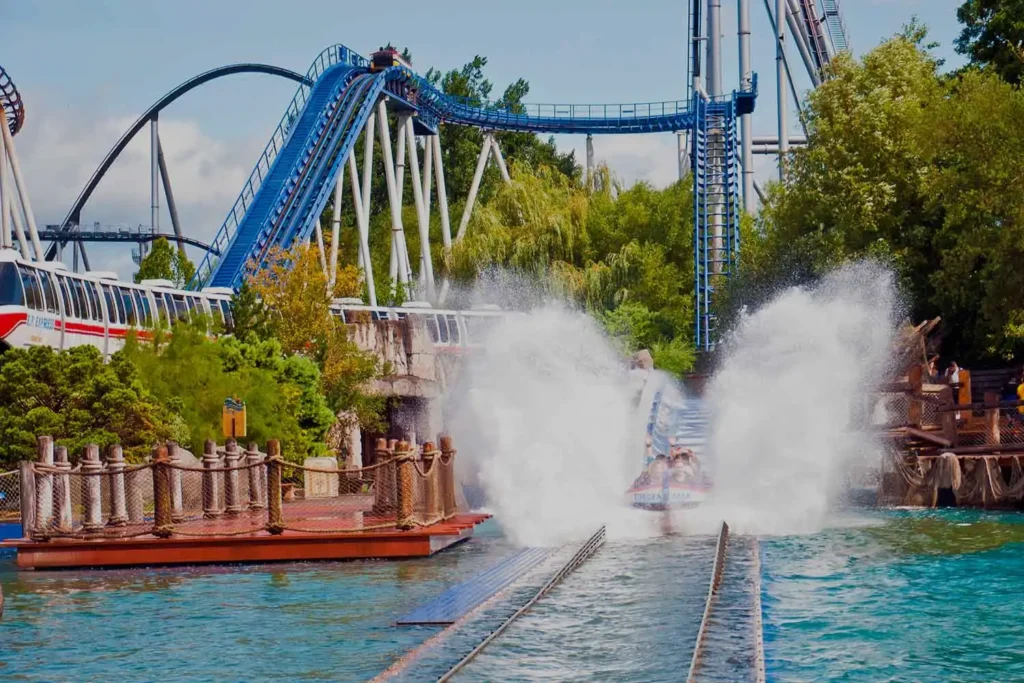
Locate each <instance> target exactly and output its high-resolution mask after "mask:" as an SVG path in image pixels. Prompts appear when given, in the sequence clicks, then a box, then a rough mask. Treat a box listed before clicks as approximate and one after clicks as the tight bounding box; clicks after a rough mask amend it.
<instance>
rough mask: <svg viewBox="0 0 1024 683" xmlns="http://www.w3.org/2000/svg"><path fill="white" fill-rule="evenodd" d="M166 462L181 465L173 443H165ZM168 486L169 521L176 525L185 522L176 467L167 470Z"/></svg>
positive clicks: (178, 471) (182, 497)
mask: <svg viewBox="0 0 1024 683" xmlns="http://www.w3.org/2000/svg"><path fill="white" fill-rule="evenodd" d="M167 461H168V463H170V464H171V465H181V456H179V455H178V444H177V443H176V442H174V441H168V442H167ZM166 469H167V479H168V484H169V486H170V488H171V520H172V521H173V522H174V523H175V524H177V523H178V522H184V521H185V499H184V495H183V492H182V490H181V479H182V476H181V470H179V469H178V468H177V467H170V466H168V467H167V468H166Z"/></svg>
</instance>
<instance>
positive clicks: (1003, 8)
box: [956, 0, 1024, 85]
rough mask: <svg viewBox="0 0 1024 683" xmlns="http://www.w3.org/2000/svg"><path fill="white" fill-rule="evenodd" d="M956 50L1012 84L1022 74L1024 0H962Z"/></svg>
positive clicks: (1023, 58)
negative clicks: (961, 27) (961, 26)
mask: <svg viewBox="0 0 1024 683" xmlns="http://www.w3.org/2000/svg"><path fill="white" fill-rule="evenodd" d="M956 16H957V19H959V20H960V23H961V24H963V29H962V30H961V32H960V36H959V37H958V38H957V39H956V51H957V52H959V53H960V54H962V55H967V56H968V57H969V58H970V60H971V63H972V64H976V65H979V66H986V67H991V68H992V69H993V70H994V71H995V72H996V73H997V74H999V76H1000V77H1001V78H1002V79H1003V80H1005V81H1007V82H1008V83H1012V84H1014V85H1019V84H1020V82H1021V78H1022V77H1024V0H966V1H965V2H964V3H963V4H962V5H960V8H959V9H958V10H957V11H956Z"/></svg>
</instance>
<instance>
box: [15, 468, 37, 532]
mask: <svg viewBox="0 0 1024 683" xmlns="http://www.w3.org/2000/svg"><path fill="white" fill-rule="evenodd" d="M18 473H19V479H20V481H19V483H18V495H19V496H20V497H21V536H22V538H30V537H31V534H32V530H33V529H35V528H36V471H35V470H34V469H32V463H31V462H30V461H28V460H22V461H21V462H19V463H18Z"/></svg>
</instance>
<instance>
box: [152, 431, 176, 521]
mask: <svg viewBox="0 0 1024 683" xmlns="http://www.w3.org/2000/svg"><path fill="white" fill-rule="evenodd" d="M172 505H173V503H172V501H171V468H170V461H169V459H168V457H167V446H157V447H156V448H154V449H153V508H154V511H153V517H154V520H153V525H154V527H155V528H154V529H153V535H154V536H159V537H160V538H168V537H170V535H171V528H172V527H173V526H174V519H173V517H172V512H171V506H172Z"/></svg>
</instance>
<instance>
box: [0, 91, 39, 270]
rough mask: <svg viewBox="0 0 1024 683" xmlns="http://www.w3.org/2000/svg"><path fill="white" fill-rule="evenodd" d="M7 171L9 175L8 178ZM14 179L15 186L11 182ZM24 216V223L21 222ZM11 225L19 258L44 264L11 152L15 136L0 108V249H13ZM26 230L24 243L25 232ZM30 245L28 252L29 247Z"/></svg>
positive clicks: (33, 215)
mask: <svg viewBox="0 0 1024 683" xmlns="http://www.w3.org/2000/svg"><path fill="white" fill-rule="evenodd" d="M8 168H9V169H10V175H8ZM12 175H13V179H14V182H13V183H12V182H11V176H12ZM22 216H24V222H22ZM12 223H13V225H14V230H15V233H16V234H17V238H18V244H19V246H20V248H21V253H22V256H23V257H24V258H25V259H31V258H32V256H33V254H34V255H35V258H36V260H38V261H42V260H43V258H44V257H43V246H42V244H41V243H40V242H39V230H38V228H37V227H36V217H35V213H33V211H32V202H31V201H30V200H29V196H28V188H27V186H26V185H25V179H24V178H23V177H22V175H21V165H20V164H19V163H18V155H17V153H16V152H15V150H14V136H13V135H11V131H10V129H9V128H8V127H7V119H6V117H5V115H4V108H3V107H2V106H0V231H2V233H3V235H2V236H0V246H3V247H13V245H12V243H11V224H12ZM26 227H27V228H28V236H27V239H26V235H25V228H26ZM30 245H31V249H30V248H29V246H30Z"/></svg>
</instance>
